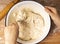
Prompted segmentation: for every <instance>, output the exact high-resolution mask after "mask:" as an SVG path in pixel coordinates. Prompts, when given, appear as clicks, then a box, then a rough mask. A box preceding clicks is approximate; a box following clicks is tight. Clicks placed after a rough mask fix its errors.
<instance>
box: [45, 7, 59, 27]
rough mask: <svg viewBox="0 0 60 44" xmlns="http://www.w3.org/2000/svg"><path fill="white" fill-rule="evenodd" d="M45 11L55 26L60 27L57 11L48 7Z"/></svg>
mask: <svg viewBox="0 0 60 44" xmlns="http://www.w3.org/2000/svg"><path fill="white" fill-rule="evenodd" d="M45 10H46V11H47V12H48V13H49V15H50V16H51V19H52V20H53V22H54V23H55V25H56V26H57V27H60V16H59V15H58V13H57V10H56V9H55V8H53V7H49V6H45Z"/></svg>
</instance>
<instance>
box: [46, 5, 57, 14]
mask: <svg viewBox="0 0 60 44" xmlns="http://www.w3.org/2000/svg"><path fill="white" fill-rule="evenodd" d="M45 8H47V9H49V10H50V11H51V12H52V13H54V14H55V13H56V12H57V10H56V9H55V8H54V7H50V6H45Z"/></svg>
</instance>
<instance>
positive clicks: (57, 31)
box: [0, 0, 60, 44]
mask: <svg viewBox="0 0 60 44" xmlns="http://www.w3.org/2000/svg"><path fill="white" fill-rule="evenodd" d="M35 1H37V2H39V3H41V4H42V5H44V6H45V5H48V6H53V7H56V8H57V10H58V12H59V14H60V5H59V4H60V0H35ZM4 24H5V21H4V18H3V19H2V20H1V21H0V26H1V25H4ZM3 32H4V30H3V29H2V30H1V29H0V44H4V33H3ZM38 44H60V28H57V27H56V26H55V25H54V23H53V21H52V24H51V29H50V32H49V34H48V35H47V37H46V38H45V39H44V40H43V41H41V42H40V43H38Z"/></svg>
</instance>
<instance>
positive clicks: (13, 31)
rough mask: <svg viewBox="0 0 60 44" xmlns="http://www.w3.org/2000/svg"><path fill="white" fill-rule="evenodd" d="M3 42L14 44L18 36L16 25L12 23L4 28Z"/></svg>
mask: <svg viewBox="0 0 60 44" xmlns="http://www.w3.org/2000/svg"><path fill="white" fill-rule="evenodd" d="M4 35H5V44H16V40H17V37H18V25H17V24H12V25H10V26H8V27H5V29H4Z"/></svg>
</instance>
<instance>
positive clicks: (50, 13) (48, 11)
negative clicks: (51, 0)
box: [45, 8, 53, 17]
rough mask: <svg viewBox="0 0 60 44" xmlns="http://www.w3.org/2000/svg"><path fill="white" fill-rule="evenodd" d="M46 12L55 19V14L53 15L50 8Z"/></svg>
mask: <svg viewBox="0 0 60 44" xmlns="http://www.w3.org/2000/svg"><path fill="white" fill-rule="evenodd" d="M45 10H46V12H47V13H49V15H50V16H51V17H53V13H52V12H51V11H50V10H49V9H48V8H45Z"/></svg>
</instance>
